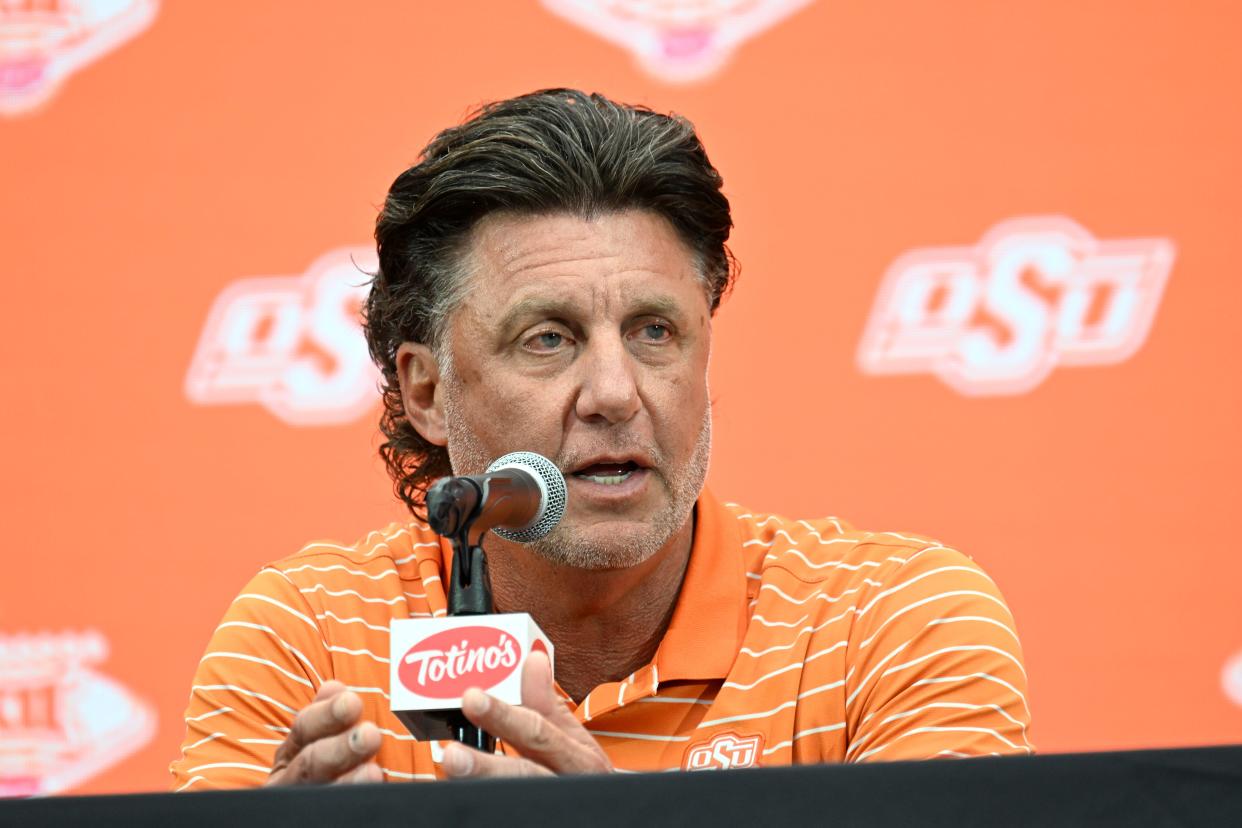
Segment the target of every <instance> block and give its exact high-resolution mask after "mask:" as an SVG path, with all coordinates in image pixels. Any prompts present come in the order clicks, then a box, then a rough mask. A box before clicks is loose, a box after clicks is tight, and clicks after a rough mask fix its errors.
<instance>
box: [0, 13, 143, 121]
mask: <svg viewBox="0 0 1242 828" xmlns="http://www.w3.org/2000/svg"><path fill="white" fill-rule="evenodd" d="M157 8H158V4H157V2H156V0H0V115H16V114H19V113H22V112H29V111H30V110H33V109H35V108H36V107H38V106H39V105H40V104H42V103H44V102H45V101H47V100H48V99H49V98H51V97H52V95H54V94H55V93H56V90H57V89H58V88H59V87H60V84H61V83H62V82H63V81H64V80H65V78H67V77H68V76H69V75H70V74H72V73H73V72H76V71H77V70H78V69H81V68H82V67H83V66H85V65H87V64H88V63H91V62H92V61H95V60H98V59H99V58H100V57H101V56H102V55H104V54H106V53H108V52H110V51H112V50H113V49H115V48H117V47H118V46H120V45H121V44H122V43H124V42H125V41H127V40H130V39H132V38H134V37H136V36H138V35H139V34H141V33H142V31H143V30H144V29H146V28H147V27H148V26H150V25H151V21H152V20H154V19H155V12H156V9H157Z"/></svg>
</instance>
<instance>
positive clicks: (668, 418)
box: [441, 211, 711, 569]
mask: <svg viewBox="0 0 1242 828" xmlns="http://www.w3.org/2000/svg"><path fill="white" fill-rule="evenodd" d="M467 262H468V264H469V269H471V270H472V274H471V275H470V276H469V277H468V278H469V279H470V280H471V281H470V283H469V288H468V290H469V293H468V295H467V298H466V299H465V301H464V302H463V304H462V305H461V306H460V307H459V308H458V310H457V311H456V312H455V313H454V314H453V316H452V317H451V319H450V321H449V326H448V332H447V345H448V348H449V354H450V356H451V360H450V362H451V364H449V365H446V366H445V368H446V369H447V370H446V371H445V373H444V376H443V377H442V379H441V386H442V391H443V397H442V399H443V405H444V415H445V429H446V432H447V439H448V451H449V457H450V459H451V461H452V464H453V471H454V473H456V474H478V473H480V472H482V471H483V470H484V469H486V467H487V466H488V465H489V464H490V463H491V461H492V460H494V459H495V458H496V457H498V456H500V455H502V454H505V453H507V452H510V451H519V450H521V451H534V452H538V453H539V454H542V455H544V456H545V457H548V458H549V459H551V460H552V461H553V462H554V463H556V464H557V466H558V467H560V469H561V470H562V472H564V474H565V481H566V483H567V485H568V488H569V500H568V505H567V508H566V512H565V517H564V518H563V519H562V520H561V522H560V524H559V525H558V526H557V527H556V529H554V530H553V531H552V533H551V534H549V535H548V537H547V538H545V539H544V540H543V541H540V542H538V543H537V544H535V545H534V546H535V549H536V550H537V551H539V552H540V553H541V554H543V555H544V556H546V557H548V558H549V559H551V560H553V561H556V562H558V563H563V564H567V565H570V566H577V567H584V568H590V569H603V568H612V567H620V566H633V565H635V564H637V563H639V562H641V561H643V560H646V559H647V558H649V557H650V556H651V555H652V554H654V553H655V552H656V551H658V550H659V549H660V548H661V547H662V546H663V545H664V544H665V543H666V542H667V541H668V539H669V538H670V537H671V536H672V535H673V533H674V532H676V531H677V530H678V529H680V528H682V527H683V526H685V525H686V521H687V520H688V519H689V516H690V511H691V509H692V508H693V506H694V502H695V500H696V498H697V497H698V494H699V491H700V490H701V488H702V486H703V481H704V478H705V476H706V473H707V460H708V454H709V453H710V443H711V413H710V404H709V401H708V389H707V364H708V355H709V352H710V348H711V314H710V310H709V305H708V298H707V294H706V291H705V289H704V287H703V283H702V281H701V279H700V276H699V272H698V269H697V267H696V266H695V261H694V258H693V256H692V255H691V253H690V251H689V250H688V249H687V248H686V247H685V246H684V245H683V244H682V243H681V241H680V240H679V239H678V238H677V235H676V233H675V231H674V230H673V229H672V227H671V226H670V225H669V224H668V223H667V222H666V221H665V220H664V219H663V218H661V217H659V216H657V215H655V214H653V213H648V212H643V211H627V212H622V213H609V214H605V215H602V216H600V217H597V218H595V219H592V220H585V219H582V218H578V217H576V216H572V215H568V214H553V215H546V216H538V217H531V216H524V217H523V216H514V215H506V214H499V215H493V216H489V217H488V218H486V219H484V220H483V221H482V222H480V224H479V225H478V226H477V227H476V228H475V231H474V234H473V237H472V246H471V250H470V251H469V253H468V254H467Z"/></svg>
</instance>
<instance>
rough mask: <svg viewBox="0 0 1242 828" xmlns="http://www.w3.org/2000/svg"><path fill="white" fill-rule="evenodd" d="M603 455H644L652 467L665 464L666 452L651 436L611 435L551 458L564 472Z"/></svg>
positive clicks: (561, 452) (558, 453)
mask: <svg viewBox="0 0 1242 828" xmlns="http://www.w3.org/2000/svg"><path fill="white" fill-rule="evenodd" d="M601 455H613V456H615V455H634V456H637V457H642V458H644V460H645V461H646V462H647V463H648V464H649V465H650V466H651V467H652V468H658V467H660V466H662V465H663V464H664V461H665V457H664V452H662V451H660V449H659V447H657V446H656V445H655V441H653V440H651V439H650V438H647V439H644V438H641V437H638V436H637V435H625V436H610V437H609V438H608V439H607V440H600V441H599V442H597V443H592V444H591V445H589V446H574V447H573V448H565V449H562V450H561V451H558V452H557V453H556V456H555V457H551V458H549V459H550V460H552V462H553V463H555V464H556V466H557V468H559V469H560V470H561V471H562V472H566V473H568V472H571V471H573V470H574V469H579V468H581V467H582V466H583V465H584V464H585V463H586V462H587V461H588V460H591V459H592V458H595V457H599V456H601Z"/></svg>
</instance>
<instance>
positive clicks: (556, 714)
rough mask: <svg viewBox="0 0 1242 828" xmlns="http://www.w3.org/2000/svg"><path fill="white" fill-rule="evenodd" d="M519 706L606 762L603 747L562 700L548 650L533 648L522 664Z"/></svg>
mask: <svg viewBox="0 0 1242 828" xmlns="http://www.w3.org/2000/svg"><path fill="white" fill-rule="evenodd" d="M522 706H523V707H529V708H531V709H532V710H535V711H537V712H539V713H541V714H543V716H544V717H545V718H547V719H548V721H550V722H552V724H554V725H556V726H557V727H558V728H560V729H561V730H563V731H564V732H565V734H566V735H568V736H569V738H571V739H573V740H574V741H575V742H577V743H578V744H580V745H582V746H583V747H585V748H586V749H588V750H589V751H591V752H592V753H595V754H598V757H599V758H600V759H601V760H603V762H604V764H608V760H607V757H606V755H605V754H604V750H603V748H601V747H600V746H599V744H598V743H597V742H596V741H595V738H594V737H593V736H591V734H590V732H589V731H588V730H587V729H586V727H584V726H583V724H582V722H580V721H578V720H577V719H576V718H574V714H573V713H572V712H570V710H569V706H568V705H566V704H565V700H564V699H562V698H561V697H560V695H559V694H558V693H557V692H556V687H555V685H554V684H553V682H552V661H551V659H549V658H548V654H547V653H541V652H538V651H536V652H533V653H531V654H530V656H529V657H528V658H527V660H526V664H525V665H524V666H523V667H522Z"/></svg>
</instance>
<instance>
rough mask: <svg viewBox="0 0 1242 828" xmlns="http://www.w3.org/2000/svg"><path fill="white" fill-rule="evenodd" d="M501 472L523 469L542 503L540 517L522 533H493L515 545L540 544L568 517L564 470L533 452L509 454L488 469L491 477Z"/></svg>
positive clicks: (514, 531)
mask: <svg viewBox="0 0 1242 828" xmlns="http://www.w3.org/2000/svg"><path fill="white" fill-rule="evenodd" d="M501 469H521V470H522V471H524V472H526V473H528V474H529V475H530V476H531V477H533V478H535V482H536V483H537V484H538V485H539V489H540V493H541V495H542V496H541V497H540V502H539V513H538V514H537V515H535V519H534V520H532V521H531V522H530V523H528V524H526V525H525V526H523V527H522V528H521V529H503V528H501V527H499V526H496V527H493V528H492V531H493V532H495V533H496V534H497V535H500V536H501V537H502V538H504V539H505V540H511V541H514V542H516V543H530V542H531V541H537V540H539V539H540V538H542V537H544V536H545V535H547V534H548V533H549V532H551V531H552V529H553V527H555V526H556V524H558V523H560V522H561V518H562V517H564V516H565V502H566V500H567V498H568V490H567V489H566V487H565V476H564V475H562V474H561V470H560V469H558V468H557V467H556V464H555V463H553V462H552V461H551V460H549V459H548V458H546V457H544V456H543V455H542V454H535V453H534V452H533V451H514V452H510V453H509V454H506V455H504V456H502V457H498V458H496V461H495V462H494V463H492V464H491V465H490V466H488V467H487V471H488V473H489V474H490V473H491V472H497V471H500V470H501Z"/></svg>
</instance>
